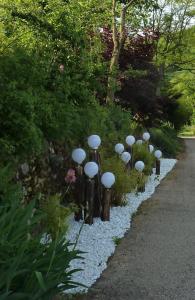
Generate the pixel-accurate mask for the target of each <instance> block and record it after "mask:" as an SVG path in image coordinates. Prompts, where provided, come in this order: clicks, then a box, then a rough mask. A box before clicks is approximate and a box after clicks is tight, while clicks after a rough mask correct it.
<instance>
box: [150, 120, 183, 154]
mask: <svg viewBox="0 0 195 300" xmlns="http://www.w3.org/2000/svg"><path fill="white" fill-rule="evenodd" d="M150 133H151V141H152V143H153V144H154V145H155V146H156V147H157V148H158V149H161V150H162V152H163V156H168V157H175V156H176V155H177V154H178V153H179V151H181V144H180V142H179V139H178V137H177V132H176V131H175V130H174V129H173V128H172V127H170V126H168V125H164V126H161V127H159V128H151V129H150Z"/></svg>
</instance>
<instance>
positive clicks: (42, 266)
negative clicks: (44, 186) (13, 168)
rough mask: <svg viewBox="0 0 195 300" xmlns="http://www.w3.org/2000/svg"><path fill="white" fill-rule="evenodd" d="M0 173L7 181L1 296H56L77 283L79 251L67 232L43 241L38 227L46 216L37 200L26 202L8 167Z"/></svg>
mask: <svg viewBox="0 0 195 300" xmlns="http://www.w3.org/2000/svg"><path fill="white" fill-rule="evenodd" d="M0 177H1V178H2V179H3V180H2V182H4V184H6V187H5V186H3V187H2V186H1V187H0V195H1V199H0V226H1V235H0V269H1V272H0V299H7V300H9V299H10V300H11V299H25V300H28V299H29V300H31V299H33V300H35V299H37V300H39V299H52V298H53V297H54V296H55V295H57V294H58V293H60V292H61V291H62V290H66V289H68V288H70V287H74V286H76V283H74V282H72V281H71V274H72V273H73V272H75V271H76V270H73V271H70V270H69V266H70V262H71V260H72V259H76V258H79V253H78V252H77V251H75V250H71V249H70V244H69V243H68V242H67V241H66V240H65V238H64V236H63V237H62V236H60V235H59V236H58V237H57V238H56V239H53V240H52V241H50V242H49V243H47V244H46V243H40V239H41V236H42V235H43V232H41V233H40V234H36V231H37V226H38V224H39V223H40V222H41V221H42V220H43V218H44V216H43V215H42V213H40V211H38V210H37V209H35V202H34V201H32V202H31V203H30V204H28V205H27V206H23V205H22V200H23V198H22V192H21V190H20V187H18V186H16V185H13V183H12V182H10V180H11V178H10V176H9V174H8V171H7V170H3V171H1V174H0ZM8 178H9V180H8ZM2 188H3V189H2ZM15 191H17V193H15ZM60 283H62V285H60Z"/></svg>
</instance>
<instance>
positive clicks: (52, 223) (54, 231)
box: [41, 194, 74, 239]
mask: <svg viewBox="0 0 195 300" xmlns="http://www.w3.org/2000/svg"><path fill="white" fill-rule="evenodd" d="M60 202H61V196H60V195H59V194H56V195H52V196H50V197H48V198H47V199H45V200H43V201H42V202H41V207H42V210H43V212H45V215H46V216H45V222H44V224H45V228H46V231H47V233H50V234H51V236H52V238H54V239H55V238H56V237H57V236H58V235H59V234H62V233H64V234H65V232H66V230H67V228H68V224H67V218H68V217H69V216H70V215H71V213H72V212H73V211H74V208H73V206H70V205H69V206H67V207H64V206H63V205H61V203H60Z"/></svg>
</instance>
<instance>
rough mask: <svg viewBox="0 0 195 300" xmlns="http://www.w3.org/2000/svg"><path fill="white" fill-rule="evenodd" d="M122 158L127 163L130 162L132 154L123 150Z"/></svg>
mask: <svg viewBox="0 0 195 300" xmlns="http://www.w3.org/2000/svg"><path fill="white" fill-rule="evenodd" d="M121 159H122V161H123V162H124V163H125V164H128V162H129V161H130V159H131V154H130V153H129V152H123V153H122V154H121Z"/></svg>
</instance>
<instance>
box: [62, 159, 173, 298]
mask: <svg viewBox="0 0 195 300" xmlns="http://www.w3.org/2000/svg"><path fill="white" fill-rule="evenodd" d="M176 162H177V160H175V159H161V175H160V176H156V175H155V174H154V173H153V174H152V175H151V176H150V177H149V178H148V182H147V184H146V189H145V192H144V193H137V194H135V193H129V194H127V195H126V200H127V205H126V206H123V207H113V208H111V212H110V222H102V221H101V220H100V219H99V218H97V219H94V224H93V225H87V224H84V225H83V223H82V222H75V221H74V219H73V218H72V219H71V220H70V226H69V231H68V234H67V239H68V240H70V242H71V243H75V242H76V241H77V239H78V242H77V246H76V249H79V250H81V251H83V252H85V253H84V254H82V256H83V257H84V258H85V259H84V260H73V261H72V262H71V268H73V269H74V268H78V269H82V271H79V272H77V273H74V274H73V277H72V280H73V281H76V282H80V283H82V284H84V285H85V286H86V288H84V287H77V288H74V289H71V290H68V291H66V293H73V294H74V293H81V292H87V290H88V288H89V287H90V286H91V285H92V284H94V283H95V281H96V280H97V279H98V278H99V277H100V275H101V273H102V272H103V270H104V269H106V267H107V260H108V258H109V257H110V256H111V255H112V254H113V253H114V251H115V247H116V245H115V243H114V239H115V238H122V237H123V236H124V234H125V233H126V231H127V230H128V229H129V228H130V227H131V218H132V215H133V214H134V213H135V212H136V211H137V209H138V207H139V206H140V204H141V203H142V202H143V201H145V200H147V199H148V198H150V197H151V195H152V194H153V193H154V191H155V188H156V187H157V186H158V185H159V183H160V181H161V180H162V179H163V178H164V177H165V176H166V175H167V173H169V172H170V171H171V170H172V168H173V167H174V165H175V164H176ZM154 170H155V169H154ZM81 226H83V227H82V230H81V233H80V235H79V237H78V234H79V231H80V228H81Z"/></svg>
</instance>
